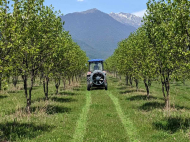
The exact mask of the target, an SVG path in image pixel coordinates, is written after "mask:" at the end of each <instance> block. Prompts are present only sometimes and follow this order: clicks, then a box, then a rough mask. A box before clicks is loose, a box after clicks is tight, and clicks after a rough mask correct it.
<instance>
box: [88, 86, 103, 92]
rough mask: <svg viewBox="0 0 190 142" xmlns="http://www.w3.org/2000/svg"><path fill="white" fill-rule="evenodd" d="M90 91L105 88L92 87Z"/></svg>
mask: <svg viewBox="0 0 190 142" xmlns="http://www.w3.org/2000/svg"><path fill="white" fill-rule="evenodd" d="M90 90H91V91H93V90H105V87H93V88H90Z"/></svg>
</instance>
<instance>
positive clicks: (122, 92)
mask: <svg viewBox="0 0 190 142" xmlns="http://www.w3.org/2000/svg"><path fill="white" fill-rule="evenodd" d="M133 92H146V91H144V90H138V91H137V90H136V89H130V90H125V91H120V92H119V93H120V94H127V93H133Z"/></svg>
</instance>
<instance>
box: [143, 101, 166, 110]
mask: <svg viewBox="0 0 190 142" xmlns="http://www.w3.org/2000/svg"><path fill="white" fill-rule="evenodd" d="M164 106H165V104H164V103H159V102H147V103H145V104H143V105H142V106H141V107H140V108H139V109H141V110H146V111H151V110H153V109H157V108H159V109H163V108H164Z"/></svg>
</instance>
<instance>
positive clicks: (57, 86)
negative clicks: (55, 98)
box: [55, 79, 60, 94]
mask: <svg viewBox="0 0 190 142" xmlns="http://www.w3.org/2000/svg"><path fill="white" fill-rule="evenodd" d="M59 86H60V79H58V80H55V88H56V94H58V92H59Z"/></svg>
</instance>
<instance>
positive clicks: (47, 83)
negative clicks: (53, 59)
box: [45, 77, 49, 100]
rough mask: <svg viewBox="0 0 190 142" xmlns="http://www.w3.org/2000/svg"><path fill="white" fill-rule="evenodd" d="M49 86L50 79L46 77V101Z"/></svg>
mask: <svg viewBox="0 0 190 142" xmlns="http://www.w3.org/2000/svg"><path fill="white" fill-rule="evenodd" d="M48 85H49V77H46V87H45V91H46V92H45V97H46V98H45V99H46V100H48V99H49V98H48Z"/></svg>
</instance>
